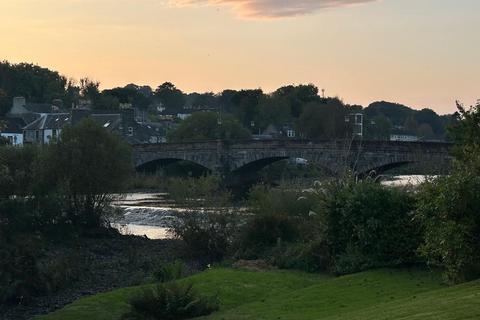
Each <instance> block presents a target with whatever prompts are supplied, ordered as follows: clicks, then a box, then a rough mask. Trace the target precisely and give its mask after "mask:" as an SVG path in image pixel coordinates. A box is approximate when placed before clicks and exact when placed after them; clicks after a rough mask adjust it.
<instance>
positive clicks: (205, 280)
mask: <svg viewBox="0 0 480 320" xmlns="http://www.w3.org/2000/svg"><path fill="white" fill-rule="evenodd" d="M328 278H329V277H328V276H322V275H313V274H305V273H302V272H288V271H285V272H284V271H275V272H251V271H244V270H234V269H214V270H208V271H205V272H202V273H200V274H197V275H194V276H192V277H189V278H187V279H183V280H182V282H189V283H190V282H193V283H194V284H195V288H196V289H198V290H199V291H200V292H202V293H205V294H210V295H214V294H216V295H218V296H219V298H220V303H221V310H227V309H231V308H233V307H236V306H238V305H240V304H243V303H250V302H253V301H256V300H259V299H263V298H265V297H266V296H269V295H282V294H285V293H287V292H291V291H295V290H297V289H300V288H304V287H308V286H311V285H313V284H315V283H318V282H320V281H322V280H326V279H328ZM145 287H146V286H140V287H131V288H124V289H119V290H115V291H112V292H107V293H101V294H97V295H94V296H91V297H86V298H82V299H79V300H78V301H76V302H74V303H72V304H70V305H68V306H66V307H65V308H63V309H61V310H59V311H56V312H54V313H51V314H49V315H47V316H42V317H38V318H37V319H42V320H77V319H78V320H79V319H88V320H113V319H120V316H121V315H122V314H123V313H125V312H126V311H127V310H128V300H129V299H130V298H131V297H133V296H134V295H135V294H138V293H141V292H142V289H143V288H145Z"/></svg>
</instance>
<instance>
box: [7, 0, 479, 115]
mask: <svg viewBox="0 0 480 320" xmlns="http://www.w3.org/2000/svg"><path fill="white" fill-rule="evenodd" d="M479 21H480V1H479V0H378V1H377V0H210V1H209V0H0V60H4V59H5V60H9V61H11V62H33V63H36V64H39V65H41V66H45V67H48V68H51V69H55V70H58V71H59V72H60V73H62V74H64V75H66V76H69V77H74V78H76V79H79V78H81V77H83V76H88V77H91V78H93V79H96V80H98V81H100V82H101V83H102V88H109V87H113V86H123V85H125V84H127V83H132V82H133V83H136V84H148V85H151V86H152V87H156V86H157V85H159V84H161V83H162V82H165V81H171V82H173V83H175V84H176V85H177V87H179V88H180V89H182V90H184V91H186V92H192V91H199V92H202V91H214V92H217V91H221V90H222V89H226V88H231V89H240V88H262V89H264V90H265V91H266V92H270V91H272V90H274V89H275V88H277V87H279V86H282V85H286V84H299V83H314V84H315V85H317V86H318V87H319V88H325V89H326V93H327V95H331V96H334V95H338V96H339V97H341V98H342V99H343V100H344V101H345V102H347V103H351V104H353V103H357V104H362V105H364V106H366V105H368V104H369V103H370V102H372V101H375V100H388V101H393V102H399V103H403V104H407V105H409V106H412V107H415V108H423V107H429V108H432V109H434V110H436V111H437V112H440V113H451V112H453V111H454V110H455V100H456V99H459V100H461V101H463V102H464V103H465V104H466V105H471V104H473V103H474V102H475V101H476V99H478V98H480V22H479Z"/></svg>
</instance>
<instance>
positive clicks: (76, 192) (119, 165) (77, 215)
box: [43, 119, 132, 228]
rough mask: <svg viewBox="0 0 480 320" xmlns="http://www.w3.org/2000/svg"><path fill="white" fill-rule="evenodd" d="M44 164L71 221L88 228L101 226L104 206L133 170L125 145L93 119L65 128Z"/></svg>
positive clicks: (49, 150)
mask: <svg viewBox="0 0 480 320" xmlns="http://www.w3.org/2000/svg"><path fill="white" fill-rule="evenodd" d="M43 163H44V165H45V167H46V168H47V169H45V174H47V175H50V176H51V177H53V180H54V181H55V186H56V187H57V188H56V191H57V192H59V193H60V194H61V195H63V197H64V200H65V202H66V206H67V210H66V211H67V213H68V215H69V218H70V220H71V222H72V223H73V224H75V225H80V226H83V227H87V228H91V227H99V226H100V225H101V223H102V214H103V212H104V209H105V207H106V206H107V205H109V204H110V201H111V200H112V197H113V196H112V195H113V194H114V193H116V192H119V191H120V190H121V189H122V186H123V184H124V182H125V181H126V179H127V178H128V177H129V175H130V173H131V171H132V163H131V153H130V149H129V147H128V145H126V144H125V143H124V142H123V141H122V140H121V138H120V137H119V136H117V135H115V134H112V133H110V132H108V131H106V130H105V129H104V128H102V127H101V126H99V125H98V124H97V123H96V122H95V121H94V120H92V119H84V120H82V121H81V122H80V123H79V124H78V125H76V126H73V127H66V128H65V129H64V130H63V131H62V134H61V135H60V139H59V141H58V143H56V144H52V145H50V146H49V149H48V150H47V154H46V158H45V159H44V160H43Z"/></svg>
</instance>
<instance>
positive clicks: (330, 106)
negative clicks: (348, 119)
mask: <svg viewBox="0 0 480 320" xmlns="http://www.w3.org/2000/svg"><path fill="white" fill-rule="evenodd" d="M346 115H347V109H346V108H345V106H344V104H343V103H342V102H341V101H340V100H339V99H336V98H328V99H325V100H324V101H317V102H311V103H309V104H307V105H306V106H305V108H304V110H303V112H302V114H301V115H300V118H299V119H298V131H299V132H300V133H301V134H302V135H303V136H304V137H306V138H309V139H334V138H345V135H346V134H347V129H348V128H347V124H346V123H345V116H346Z"/></svg>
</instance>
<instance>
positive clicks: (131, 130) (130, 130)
mask: <svg viewBox="0 0 480 320" xmlns="http://www.w3.org/2000/svg"><path fill="white" fill-rule="evenodd" d="M128 135H129V136H133V127H128Z"/></svg>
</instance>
